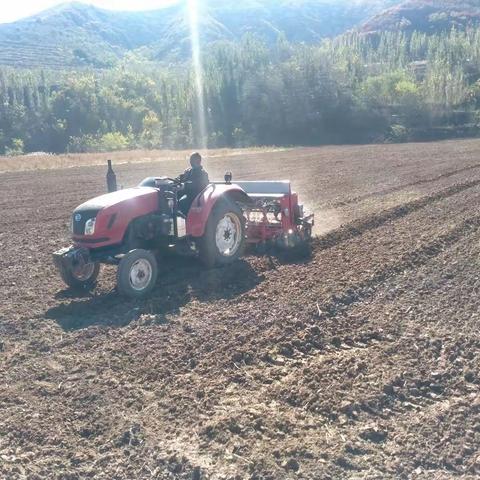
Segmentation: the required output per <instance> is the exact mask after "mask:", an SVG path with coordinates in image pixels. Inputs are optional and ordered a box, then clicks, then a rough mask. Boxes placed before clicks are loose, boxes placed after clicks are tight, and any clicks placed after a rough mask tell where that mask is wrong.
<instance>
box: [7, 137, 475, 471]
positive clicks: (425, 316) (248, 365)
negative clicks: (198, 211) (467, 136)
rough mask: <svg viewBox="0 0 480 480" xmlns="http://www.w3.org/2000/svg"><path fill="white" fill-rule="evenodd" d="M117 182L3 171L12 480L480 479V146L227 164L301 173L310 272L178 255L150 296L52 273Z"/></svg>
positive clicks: (166, 167)
mask: <svg viewBox="0 0 480 480" xmlns="http://www.w3.org/2000/svg"><path fill="white" fill-rule="evenodd" d="M183 168H184V165H183V164H182V163H179V162H178V161H169V160H164V161H162V162H161V163H158V164H155V163H153V164H152V163H150V164H136V165H123V166H120V167H119V168H118V171H117V176H118V179H119V183H121V184H123V185H125V186H128V185H133V184H136V183H137V182H138V181H139V180H141V179H142V178H143V177H146V176H148V175H151V174H176V173H177V172H178V171H180V170H181V169H183ZM104 170H105V169H104V168H103V167H90V168H74V169H65V170H52V171H42V172H16V173H4V174H2V175H0V184H1V189H0V207H1V209H2V225H3V227H2V228H1V229H0V247H1V252H2V255H1V257H0V271H1V273H0V298H1V299H2V303H1V307H0V334H1V340H0V384H1V389H0V478H6V479H24V478H28V479H46V478H48V479H83V478H95V479H152V478H157V479H167V478H169V479H197V480H198V479H207V478H212V479H244V478H250V479H287V478H301V479H320V478H332V479H337V478H338V479H343V478H378V479H388V478H392V479H394V478H405V479H407V478H408V479H409V478H414V479H444V478H453V477H461V478H472V479H473V478H478V476H479V475H480V448H479V445H480V351H479V348H480V336H479V333H478V331H479V329H478V325H479V322H480V308H479V307H480V300H479V298H480V297H479V292H480V260H479V259H480V213H479V211H478V205H479V204H480V141H477V140H472V141H458V142H443V143H436V144H415V145H400V146H368V147H338V148H334V147H328V148H321V149H313V148H312V149H297V150H294V151H288V152H287V151H284V152H274V153H262V154H259V155H252V154H245V155H243V154H242V155H238V156H235V157H225V158H212V159H210V160H209V161H208V170H209V172H210V174H211V177H217V178H218V177H221V175H222V174H223V171H225V170H233V172H234V175H235V177H236V178H238V179H240V178H241V179H273V178H290V179H292V181H293V184H294V187H295V189H296V190H298V191H299V192H300V195H301V199H303V201H304V202H305V203H306V204H307V205H308V206H309V207H310V209H311V210H313V211H315V213H316V215H317V224H318V226H317V233H318V234H319V236H318V237H317V238H316V239H315V240H314V242H313V249H312V255H311V257H310V258H304V259H299V258H286V257H285V256H283V257H282V256H280V257H275V256H272V257H268V256H259V255H251V256H248V257H247V258H245V259H244V260H242V261H241V262H238V263H237V264H235V265H233V266H230V267H228V268H224V269H217V270H213V271H208V272H207V271H204V270H202V268H201V266H200V265H198V264H197V263H196V262H193V261H190V260H189V261H186V260H182V259H168V260H166V262H165V265H164V268H163V271H162V275H161V278H160V280H159V282H158V286H157V288H156V290H155V292H154V294H153V295H152V296H151V297H150V298H149V299H148V300H145V301H138V302H133V301H125V300H124V299H122V298H120V297H119V296H118V295H117V294H116V292H115V289H114V270H113V269H112V268H111V267H106V268H104V270H103V272H102V275H101V279H100V282H99V285H98V287H97V288H96V290H95V291H94V292H92V293H91V294H90V293H88V294H87V293H85V294H84V295H82V296H78V295H76V296H75V295H73V294H72V293H71V292H69V291H67V290H65V289H64V287H63V285H62V283H61V281H60V280H59V278H58V276H57V274H56V272H55V270H54V267H53V266H52V263H51V259H50V254H51V252H53V251H54V250H55V249H57V248H59V247H62V246H65V245H67V244H68V242H69V240H68V235H69V234H68V221H69V215H70V212H71V210H72V209H73V208H74V207H75V206H76V205H77V204H79V203H80V202H82V201H83V200H85V199H87V198H89V197H92V196H94V195H96V194H99V193H101V192H102V191H103V189H104V173H105V172H104Z"/></svg>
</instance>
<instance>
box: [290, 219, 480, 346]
mask: <svg viewBox="0 0 480 480" xmlns="http://www.w3.org/2000/svg"><path fill="white" fill-rule="evenodd" d="M479 228H480V215H479V216H476V217H472V218H470V219H468V220H466V221H464V222H462V223H461V224H460V225H459V226H457V227H455V228H453V229H451V230H449V231H448V232H447V233H445V234H443V235H440V236H438V237H437V238H436V239H435V240H434V241H432V242H430V243H428V244H426V245H423V246H421V247H419V248H418V249H416V250H413V251H412V252H410V253H408V254H406V255H404V256H403V257H402V258H401V259H400V261H398V262H395V263H394V264H392V265H388V266H386V267H385V268H383V269H381V270H379V271H377V272H376V273H374V274H373V275H372V276H371V277H370V278H369V279H368V280H366V281H364V282H360V283H358V284H352V285H351V286H350V287H348V288H347V289H345V290H344V292H343V293H342V294H341V295H334V296H333V298H331V299H330V300H329V301H327V302H325V303H320V304H317V306H316V307H317V310H316V311H315V310H313V311H311V313H310V322H311V324H312V325H315V324H316V323H317V322H318V321H321V320H327V319H332V318H334V317H337V316H338V315H342V314H344V313H346V312H347V311H348V310H349V309H350V308H353V307H354V306H355V305H356V304H358V303H360V302H362V301H364V300H366V299H368V298H372V297H373V296H374V295H375V294H376V293H377V292H378V290H379V289H380V288H381V287H382V285H383V284H384V283H385V282H386V281H387V280H389V279H391V278H393V277H395V276H397V275H399V274H402V273H404V272H406V271H413V270H415V269H417V268H419V267H422V266H424V265H426V264H427V263H429V262H430V261H431V260H432V259H434V258H435V257H437V256H438V255H440V254H441V253H442V252H443V251H444V250H445V249H447V248H450V247H452V246H453V245H455V244H456V243H457V242H459V241H461V240H462V239H463V238H464V237H466V236H469V235H471V234H473V233H475V232H477V231H478V229H479ZM303 330H304V327H302V329H301V331H303ZM372 338H373V339H375V340H380V339H381V338H379V337H377V336H376V334H375V333H373V334H371V338H370V339H372ZM339 341H340V342H341V340H339V338H338V336H337V335H335V336H332V337H330V338H329V339H322V342H321V343H319V338H318V334H317V333H310V334H307V335H306V336H303V337H302V338H301V339H300V338H298V337H297V338H292V340H291V342H290V343H297V345H298V344H299V342H301V343H303V344H304V345H307V344H308V345H312V346H313V350H316V351H323V350H324V348H325V346H326V345H327V344H328V345H330V346H333V347H335V346H336V345H337V344H338V342H339ZM315 345H317V346H316V347H315ZM296 350H298V351H300V352H301V353H308V352H309V351H312V350H308V349H303V350H302V348H301V347H296Z"/></svg>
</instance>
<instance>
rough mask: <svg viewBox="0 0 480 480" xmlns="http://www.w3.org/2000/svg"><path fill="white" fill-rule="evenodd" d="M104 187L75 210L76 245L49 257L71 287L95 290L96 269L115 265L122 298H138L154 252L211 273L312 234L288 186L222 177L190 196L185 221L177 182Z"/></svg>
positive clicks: (150, 279)
mask: <svg viewBox="0 0 480 480" xmlns="http://www.w3.org/2000/svg"><path fill="white" fill-rule="evenodd" d="M109 171H110V175H112V174H113V171H111V170H109ZM107 182H108V184H109V191H110V193H108V194H106V195H102V196H100V197H97V198H94V199H92V200H89V201H88V202H86V203H84V204H82V205H80V206H79V207H78V208H77V209H76V210H75V211H74V212H73V216H72V233H73V246H71V247H69V248H64V249H62V250H60V251H58V252H55V253H54V254H53V257H54V260H55V264H56V266H57V267H58V270H59V272H60V275H61V277H62V279H63V280H64V282H65V283H66V284H67V285H68V286H70V287H72V288H89V287H92V286H93V285H94V284H95V282H96V279H97V276H98V273H99V270H100V264H101V263H105V264H113V265H117V266H118V270H117V286H118V290H119V292H120V293H121V294H123V295H126V296H128V297H131V298H140V297H143V296H145V295H147V294H148V293H149V292H150V291H151V290H152V289H153V288H154V286H155V283H156V280H157V276H158V262H157V257H156V255H155V253H156V252H159V251H167V252H170V251H176V252H178V253H180V254H183V255H191V256H196V257H198V258H199V259H200V260H201V261H202V262H203V263H204V264H205V265H206V266H208V267H214V266H217V265H227V264H229V263H232V262H234V261H235V260H237V259H238V258H239V257H241V256H242V255H243V253H244V249H245V246H246V244H257V245H261V244H263V245H264V244H266V243H270V242H274V243H276V244H278V245H282V246H285V247H293V246H296V245H298V244H301V243H304V242H308V240H309V239H310V238H311V235H312V228H313V224H314V219H313V215H309V216H305V215H304V212H303V206H302V205H300V204H299V203H298V196H297V194H296V193H294V192H292V190H291V186H290V182H288V181H279V182H272V181H269V182H235V183H232V175H231V174H226V175H225V181H224V182H213V183H211V184H210V185H208V187H207V188H205V190H204V191H203V192H201V193H200V195H198V197H197V198H195V200H194V201H193V203H192V206H191V208H190V210H189V212H188V214H187V215H185V214H184V213H182V212H181V211H180V210H179V208H178V198H179V196H180V195H181V191H182V188H183V185H182V184H180V183H179V182H178V181H177V180H174V179H172V178H167V177H159V178H147V179H145V180H144V181H143V182H142V183H141V184H140V185H139V186H138V187H135V188H128V189H125V190H118V191H116V185H115V181H113V182H112V178H110V179H108V176H107ZM154 252H155V253H154Z"/></svg>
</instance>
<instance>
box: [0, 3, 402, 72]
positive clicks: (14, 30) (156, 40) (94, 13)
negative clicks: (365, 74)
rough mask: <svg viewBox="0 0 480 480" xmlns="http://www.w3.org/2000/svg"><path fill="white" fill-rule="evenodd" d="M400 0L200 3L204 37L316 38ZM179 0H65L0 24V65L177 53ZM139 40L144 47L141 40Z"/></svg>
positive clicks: (175, 56) (182, 39)
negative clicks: (124, 5)
mask: <svg viewBox="0 0 480 480" xmlns="http://www.w3.org/2000/svg"><path fill="white" fill-rule="evenodd" d="M398 1H399V0H358V1H356V2H353V3H352V2H348V1H347V0H340V1H337V0H321V1H316V0H281V1H274V0H247V1H243V2H234V1H232V0H228V1H220V0H205V1H204V2H202V8H201V11H200V15H199V19H200V33H201V36H202V41H203V43H204V44H209V43H211V42H214V41H219V40H238V39H239V38H240V37H241V36H242V35H244V34H245V33H247V32H250V33H253V34H256V35H258V36H260V37H262V38H264V39H266V40H267V41H269V42H273V41H275V40H276V39H277V38H278V36H279V35H281V34H283V35H285V36H286V38H287V39H288V40H290V41H295V42H306V43H315V42H318V41H319V40H320V39H321V38H324V37H333V36H336V35H339V34H341V33H343V32H345V31H346V30H349V29H352V28H354V27H355V26H357V25H359V24H361V23H362V22H365V21H366V20H367V19H368V18H370V17H372V16H373V15H375V14H377V13H379V12H381V11H383V10H384V9H385V8H387V7H390V6H392V5H395V4H397V3H398ZM189 35H190V32H189V18H188V12H187V9H186V0H181V1H179V3H178V4H175V5H174V6H170V7H166V8H162V9H159V10H155V11H148V12H118V11H109V10H104V9H100V8H96V7H94V6H91V5H86V4H83V3H79V2H73V3H66V4H62V5H60V6H57V7H54V8H51V9H49V10H46V11H44V12H41V13H39V14H37V15H34V16H32V17H29V18H26V19H22V20H20V21H17V22H14V23H11V24H1V25H0V65H10V66H17V67H22V66H23V67H54V68H55V67H57V68H64V67H78V66H85V65H87V66H94V67H109V66H111V65H113V64H114V63H115V62H116V61H117V60H118V59H120V58H121V57H122V56H123V55H125V53H127V52H129V51H133V50H136V49H139V48H140V47H143V48H142V50H141V53H142V54H147V55H148V56H149V57H150V58H152V59H154V60H160V61H162V60H165V61H178V60H181V59H184V58H185V57H186V56H187V55H188V53H189V48H190V42H189ZM145 47H146V48H145Z"/></svg>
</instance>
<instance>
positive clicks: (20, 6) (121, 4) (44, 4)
mask: <svg viewBox="0 0 480 480" xmlns="http://www.w3.org/2000/svg"><path fill="white" fill-rule="evenodd" d="M2 3H3V2H2ZM60 3H66V2H65V0H10V1H8V0H7V1H5V3H4V4H3V5H2V6H1V8H0V23H8V22H14V21H15V20H19V19H20V18H23V17H28V16H29V15H33V14H35V13H38V12H41V11H42V10H45V9H47V8H50V7H53V6H55V5H58V4H60ZM83 3H89V4H91V5H96V6H97V7H101V8H107V9H111V10H153V9H155V8H159V7H162V6H164V5H168V4H171V3H175V0H134V1H132V0H85V1H84V2H83Z"/></svg>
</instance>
